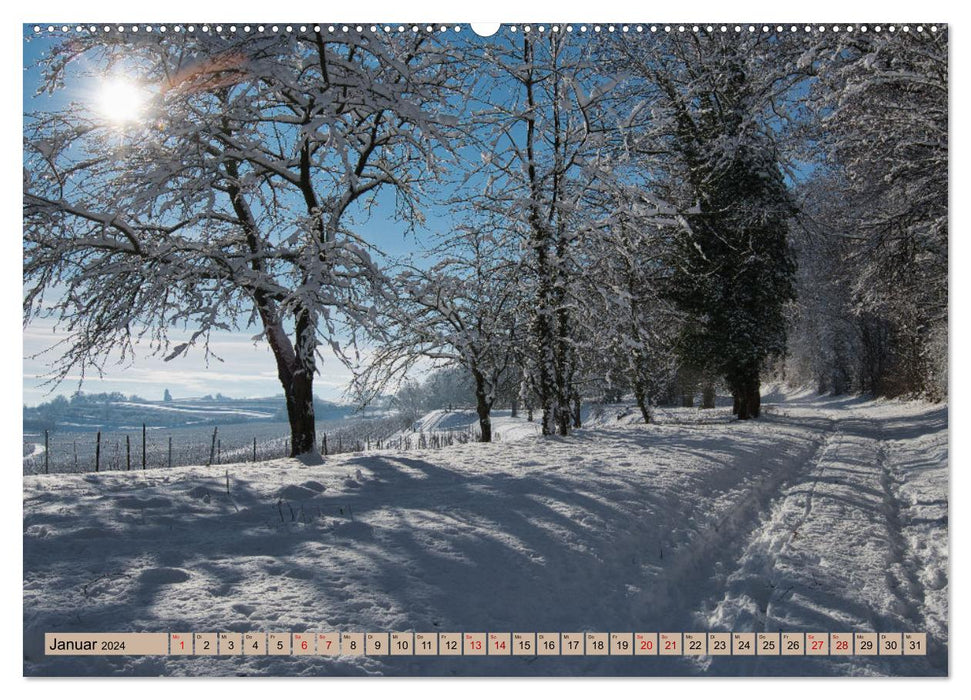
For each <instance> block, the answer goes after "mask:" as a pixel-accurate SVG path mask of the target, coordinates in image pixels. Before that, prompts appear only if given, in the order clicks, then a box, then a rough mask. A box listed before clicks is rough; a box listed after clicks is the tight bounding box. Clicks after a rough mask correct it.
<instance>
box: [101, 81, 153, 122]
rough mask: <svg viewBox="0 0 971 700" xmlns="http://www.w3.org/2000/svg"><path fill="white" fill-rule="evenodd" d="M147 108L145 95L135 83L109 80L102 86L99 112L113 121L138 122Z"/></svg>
mask: <svg viewBox="0 0 971 700" xmlns="http://www.w3.org/2000/svg"><path fill="white" fill-rule="evenodd" d="M144 106H145V94H144V93H143V92H142V90H141V89H140V88H139V87H138V86H137V85H135V84H134V83H132V82H130V81H127V80H122V79H109V80H106V81H104V82H103V83H102V84H101V88H100V91H99V93H98V110H99V111H100V112H101V114H102V116H104V117H105V118H107V119H110V120H111V121H113V122H115V123H118V124H124V123H127V122H133V121H138V119H139V118H140V117H141V114H142V109H143V108H144Z"/></svg>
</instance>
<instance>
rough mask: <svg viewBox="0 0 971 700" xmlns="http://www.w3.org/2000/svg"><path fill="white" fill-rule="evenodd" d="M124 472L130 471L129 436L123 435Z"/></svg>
mask: <svg viewBox="0 0 971 700" xmlns="http://www.w3.org/2000/svg"><path fill="white" fill-rule="evenodd" d="M125 471H126V472H130V471H131V435H125Z"/></svg>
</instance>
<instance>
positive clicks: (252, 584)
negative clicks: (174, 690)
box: [24, 396, 948, 675]
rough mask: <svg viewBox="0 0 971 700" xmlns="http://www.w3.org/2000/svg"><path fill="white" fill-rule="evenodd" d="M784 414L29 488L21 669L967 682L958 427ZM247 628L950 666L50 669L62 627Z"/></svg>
mask: <svg viewBox="0 0 971 700" xmlns="http://www.w3.org/2000/svg"><path fill="white" fill-rule="evenodd" d="M770 398H775V399H778V401H776V402H770V403H767V404H766V411H765V416H764V418H763V419H761V420H758V421H748V422H744V423H737V422H731V421H730V414H729V409H727V408H718V409H713V410H710V411H699V410H697V409H674V410H668V411H664V412H661V413H659V415H658V418H659V419H660V423H659V424H657V425H650V426H648V425H641V424H638V423H637V422H636V417H631V416H633V413H634V412H631V411H629V410H627V409H616V407H611V408H610V410H608V411H605V412H603V413H602V414H598V415H588V416H587V417H588V419H589V422H588V426H589V427H587V428H585V429H583V430H580V431H577V432H576V434H575V435H573V436H571V437H569V438H548V439H542V438H540V437H538V436H535V434H532V433H533V432H534V431H535V425H533V424H526V423H525V422H524V421H522V420H521V419H520V420H519V422H520V426H519V427H517V426H515V425H512V423H513V422H514V421H515V420H516V419H511V418H508V417H500V419H499V420H498V421H497V429H498V431H499V432H500V434H501V435H502V438H501V439H500V441H499V442H497V443H494V444H491V445H481V444H464V445H456V446H453V447H450V448H445V449H438V450H427V451H420V450H411V451H408V452H403V453H395V452H391V451H385V452H371V453H368V454H365V455H355V456H352V455H345V456H340V457H332V458H329V459H328V460H327V461H326V463H324V464H323V465H319V466H307V465H304V464H302V463H300V462H298V461H296V460H276V461H272V462H265V463H259V464H240V465H230V466H229V467H228V468H227V467H225V466H220V467H212V468H206V467H182V468H174V469H166V470H149V471H147V472H132V473H127V474H126V473H111V474H104V473H103V474H83V475H82V474H71V475H64V474H59V475H50V476H29V477H24V654H25V660H24V671H25V673H26V674H29V675H90V674H137V675H158V674H166V675H201V674H205V675H234V674H254V675H262V674H275V675H322V674H323V675H332V674H355V675H356V674H393V675H570V674H575V675H615V674H618V675H672V674H674V675H682V674H717V675H753V674H757V675H802V674H814V675H815V674H823V675H846V674H854V675H880V674H889V675H943V674H946V673H947V643H948V623H947V620H948V610H947V598H948V585H947V583H948V578H947V551H948V550H947V516H948V512H947V511H948V504H947V497H948V490H947V489H948V472H947V456H948V451H947V450H948V447H947V407H946V406H942V405H927V404H921V403H902V402H868V401H863V400H860V399H853V398H842V399H831V398H813V397H808V396H802V397H789V398H788V400H782V397H779V396H775V397H770ZM618 415H619V418H618ZM499 423H507V424H508V425H498V424H499ZM517 438H518V439H517ZM227 473H228V486H227ZM227 630H228V631H328V630H351V631H399V630H400V631H409V630H415V631H432V632H438V631H482V632H487V631H503V632H510V631H511V632H516V631H560V632H570V631H585V630H591V631H680V630H686V631H691V630H697V631H706V630H736V631H746V630H769V631H776V630H792V631H813V632H819V631H856V630H875V631H907V630H915V631H927V632H928V637H929V652H930V653H929V655H928V656H927V657H859V656H857V657H735V658H730V657H714V658H709V657H626V658H625V657H609V656H608V657H593V656H586V657H458V658H455V657H440V658H436V657H382V658H374V657H336V658H330V657H326V658H325V657H272V656H270V657H218V658H213V657H185V658H179V657H131V658H127V657H45V656H44V655H43V633H44V632H48V631H62V632H73V631H77V632H96V631H183V632H202V631H204V632H214V631H227Z"/></svg>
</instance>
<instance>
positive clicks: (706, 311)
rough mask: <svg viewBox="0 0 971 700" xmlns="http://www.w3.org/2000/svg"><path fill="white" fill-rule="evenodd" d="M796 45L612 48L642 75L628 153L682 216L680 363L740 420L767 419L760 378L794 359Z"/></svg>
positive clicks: (695, 38)
mask: <svg viewBox="0 0 971 700" xmlns="http://www.w3.org/2000/svg"><path fill="white" fill-rule="evenodd" d="M787 41H788V40H784V39H780V38H777V37H774V36H762V35H761V34H759V33H752V35H751V36H746V35H741V36H740V35H737V34H729V33H727V32H726V33H721V32H718V31H717V30H716V31H713V32H699V33H697V34H696V33H694V32H684V33H680V32H679V33H675V32H672V33H670V34H669V35H665V36H663V37H662V36H658V37H657V38H654V37H652V38H651V40H650V41H642V40H639V39H638V38H636V37H631V38H624V37H620V38H619V39H618V40H617V41H616V42H615V43H614V44H613V46H616V47H618V48H619V54H620V58H618V59H617V63H618V64H621V65H622V66H623V67H624V69H626V70H628V71H630V73H631V74H632V75H633V76H634V77H633V79H632V80H631V81H630V82H629V87H628V91H629V95H630V97H629V99H630V101H631V102H633V103H634V105H635V109H634V110H632V116H631V117H630V122H631V125H632V127H633V129H634V130H635V133H636V136H633V137H632V138H631V139H630V140H629V141H630V149H631V151H632V153H633V154H634V155H635V157H636V156H640V157H641V159H642V163H643V167H645V168H646V169H648V170H651V171H652V173H653V175H654V179H653V182H652V187H653V188H654V189H655V191H656V192H657V193H658V195H659V196H660V197H661V198H662V199H664V200H665V201H667V202H669V203H671V204H673V205H674V206H676V207H677V208H678V209H679V210H680V211H681V212H682V214H683V221H682V222H679V225H677V226H676V227H673V228H672V245H671V246H670V250H669V265H670V268H671V278H670V280H669V284H668V295H669V298H670V299H671V301H672V302H673V303H674V304H676V305H677V306H678V307H679V308H680V310H681V311H682V312H684V313H686V314H688V315H689V316H690V319H689V320H687V321H686V323H685V324H684V326H683V331H682V338H681V341H680V347H681V355H682V362H683V363H684V364H685V365H687V367H689V368H694V369H696V370H700V371H706V370H707V371H711V372H714V373H717V374H718V375H720V376H722V377H724V379H725V381H726V383H727V384H728V386H729V387H730V389H731V391H732V394H733V396H734V397H735V407H736V411H737V413H738V415H739V417H740V418H750V417H757V416H758V415H759V407H760V389H759V387H760V374H761V372H762V370H763V368H764V366H765V363H766V361H767V360H768V359H769V358H771V357H774V356H779V355H781V354H782V353H783V352H784V350H785V340H786V315H785V311H786V303H787V302H788V301H789V300H791V299H792V298H793V285H792V280H793V274H794V271H795V268H794V265H793V260H792V256H791V253H790V250H789V246H788V241H787V236H788V226H789V220H790V218H791V217H792V216H793V215H794V213H795V208H794V203H793V200H792V197H791V196H790V193H789V188H788V186H787V184H786V181H785V178H784V175H783V169H782V165H781V160H782V156H781V153H780V149H779V147H778V145H777V144H778V132H779V130H780V129H781V128H782V127H784V126H785V122H786V118H787V117H786V115H785V113H784V111H783V108H781V103H782V102H783V101H784V100H785V98H786V96H787V95H790V94H791V93H792V91H793V89H794V87H795V86H796V85H797V84H798V83H799V81H800V80H801V79H803V77H804V76H803V74H802V71H800V70H798V68H797V67H796V66H795V64H794V63H793V62H792V61H791V60H789V59H788V58H787V57H788V55H789V52H788V49H787V46H788V44H787ZM684 224H686V225H684Z"/></svg>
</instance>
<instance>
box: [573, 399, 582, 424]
mask: <svg viewBox="0 0 971 700" xmlns="http://www.w3.org/2000/svg"><path fill="white" fill-rule="evenodd" d="M573 427H574V428H580V427H582V423H581V421H580V395H579V394H574V395H573Z"/></svg>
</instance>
